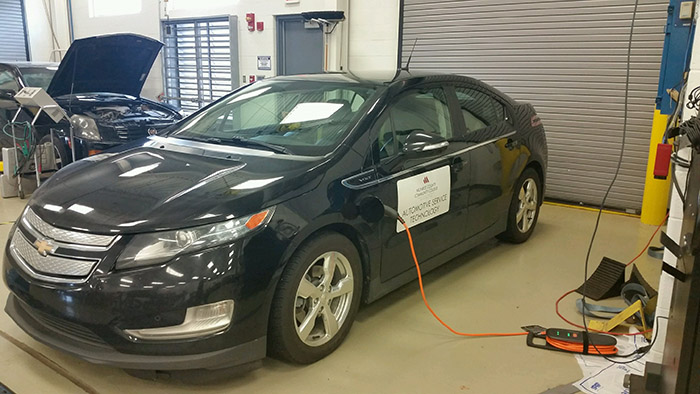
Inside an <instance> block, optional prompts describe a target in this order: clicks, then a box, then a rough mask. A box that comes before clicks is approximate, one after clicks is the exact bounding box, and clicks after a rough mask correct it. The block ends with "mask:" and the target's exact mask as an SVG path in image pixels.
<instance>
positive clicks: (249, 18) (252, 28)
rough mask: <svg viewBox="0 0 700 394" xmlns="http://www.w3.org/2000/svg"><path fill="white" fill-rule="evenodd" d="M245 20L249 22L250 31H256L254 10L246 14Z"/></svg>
mask: <svg viewBox="0 0 700 394" xmlns="http://www.w3.org/2000/svg"><path fill="white" fill-rule="evenodd" d="M245 21H246V22H248V31H255V14H254V13H252V12H249V13H247V14H245Z"/></svg>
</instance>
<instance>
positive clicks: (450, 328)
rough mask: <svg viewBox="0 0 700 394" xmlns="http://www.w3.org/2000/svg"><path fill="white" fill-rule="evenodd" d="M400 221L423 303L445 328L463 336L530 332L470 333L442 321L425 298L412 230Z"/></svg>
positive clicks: (504, 335) (498, 335)
mask: <svg viewBox="0 0 700 394" xmlns="http://www.w3.org/2000/svg"><path fill="white" fill-rule="evenodd" d="M399 222H400V223H401V224H402V225H403V228H405V229H406V235H407V236H408V243H409V245H410V246H411V254H412V255H413V262H414V263H415V264H416V272H418V285H419V286H420V294H421V296H423V303H424V304H425V306H426V308H428V310H429V311H430V313H432V314H433V317H435V318H436V319H437V321H439V322H440V324H442V325H443V326H445V328H447V329H448V330H450V332H452V333H453V334H455V335H461V336H463V337H515V336H520V335H527V334H528V333H527V332H507V333H503V332H497V333H479V334H469V333H466V332H459V331H457V330H455V329H453V328H452V327H450V326H449V325H447V323H445V322H444V321H442V319H440V318H439V317H438V315H437V314H436V313H435V311H434V310H433V308H431V307H430V304H428V300H427V299H426V298H425V291H424V290H423V276H422V275H421V273H420V265H419V264H418V258H417V257H416V250H415V248H414V247H413V237H411V230H409V229H408V226H407V225H406V223H405V222H404V221H403V219H399Z"/></svg>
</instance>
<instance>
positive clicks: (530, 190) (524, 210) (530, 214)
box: [515, 178, 538, 233]
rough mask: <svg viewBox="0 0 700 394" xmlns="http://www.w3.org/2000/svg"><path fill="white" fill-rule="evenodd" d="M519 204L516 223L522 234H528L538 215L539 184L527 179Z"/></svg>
mask: <svg viewBox="0 0 700 394" xmlns="http://www.w3.org/2000/svg"><path fill="white" fill-rule="evenodd" d="M518 203H519V205H518V213H517V214H516V215H515V223H516V224H517V227H518V230H519V231H520V232H521V233H526V232H528V231H529V230H530V228H531V227H532V223H534V221H535V215H536V214H537V203H538V202H537V184H536V183H535V181H534V180H533V179H532V178H528V179H526V180H525V182H523V185H522V186H521V187H520V192H519V193H518Z"/></svg>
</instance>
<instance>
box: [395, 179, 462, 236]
mask: <svg viewBox="0 0 700 394" xmlns="http://www.w3.org/2000/svg"><path fill="white" fill-rule="evenodd" d="M396 187H397V193H398V199H399V204H398V212H399V215H401V217H402V218H403V220H404V221H406V225H407V226H408V227H409V228H410V227H413V226H415V225H417V224H421V223H423V222H426V221H428V220H430V219H432V218H435V217H437V216H440V215H442V214H444V213H447V211H449V210H450V168H449V166H444V167H440V168H437V169H435V170H432V171H428V172H423V173H420V174H418V175H414V176H412V177H410V178H406V179H402V180H400V181H398V182H397V183H396ZM401 231H404V228H403V225H401V223H399V222H398V221H397V222H396V232H397V233H398V232H401Z"/></svg>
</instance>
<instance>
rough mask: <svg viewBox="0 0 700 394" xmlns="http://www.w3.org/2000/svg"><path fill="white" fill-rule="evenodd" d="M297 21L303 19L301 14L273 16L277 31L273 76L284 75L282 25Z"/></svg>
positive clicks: (284, 55)
mask: <svg viewBox="0 0 700 394" xmlns="http://www.w3.org/2000/svg"><path fill="white" fill-rule="evenodd" d="M299 19H301V20H302V21H303V20H304V17H303V16H301V14H284V15H275V29H277V34H276V35H275V36H276V37H275V39H276V42H275V47H276V48H275V53H276V55H277V61H275V62H274V63H275V67H276V68H277V69H276V70H274V71H275V75H286V70H285V65H284V59H286V54H285V52H284V38H285V36H284V23H285V22H287V21H294V20H299ZM321 32H323V30H321Z"/></svg>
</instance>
